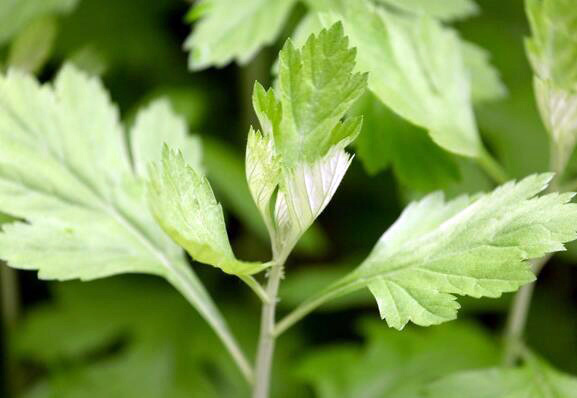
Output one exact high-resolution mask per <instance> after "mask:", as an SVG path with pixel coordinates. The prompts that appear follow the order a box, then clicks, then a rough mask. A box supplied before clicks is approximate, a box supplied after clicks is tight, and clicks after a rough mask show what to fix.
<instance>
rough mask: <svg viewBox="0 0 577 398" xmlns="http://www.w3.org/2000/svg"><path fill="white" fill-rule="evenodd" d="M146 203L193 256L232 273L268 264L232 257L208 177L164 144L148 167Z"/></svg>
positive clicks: (171, 234)
mask: <svg viewBox="0 0 577 398" xmlns="http://www.w3.org/2000/svg"><path fill="white" fill-rule="evenodd" d="M149 202H150V207H151V209H152V213H153V214H154V216H155V218H156V220H157V222H158V223H159V224H160V226H161V227H162V228H163V229H164V231H165V232H166V233H167V234H168V235H169V236H170V237H172V239H174V241H175V242H176V243H178V244H179V245H180V246H182V247H183V248H184V249H185V250H186V251H187V252H188V254H190V256H191V257H192V258H193V259H195V260H197V261H199V262H202V263H205V264H210V265H213V266H215V267H218V268H220V269H222V270H223V271H225V272H227V273H230V274H235V275H248V274H253V273H255V272H258V271H261V270H262V269H264V268H265V267H266V266H267V265H266V264H262V263H258V262H254V263H249V262H243V261H239V260H237V259H236V258H235V257H234V254H233V252H232V249H231V247H230V243H229V241H228V235H227V233H226V225H225V223H224V215H223V213H222V207H221V206H220V204H219V203H217V201H216V199H215V197H214V194H213V192H212V189H211V187H210V184H209V183H208V180H207V179H206V178H205V177H203V176H201V175H200V174H199V173H198V172H197V171H195V170H194V169H192V168H191V167H190V166H188V165H187V164H186V163H185V161H184V158H183V156H182V155H181V154H176V153H174V152H172V151H170V150H169V148H168V147H167V146H165V147H164V150H163V155H162V160H161V161H160V162H156V163H155V164H154V166H153V167H151V169H150V183H149Z"/></svg>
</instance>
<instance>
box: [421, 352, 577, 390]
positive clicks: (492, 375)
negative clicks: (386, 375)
mask: <svg viewBox="0 0 577 398" xmlns="http://www.w3.org/2000/svg"><path fill="white" fill-rule="evenodd" d="M424 396H425V397H427V398H462V397H467V398H485V397H507V398H552V397H555V398H577V378H575V377H572V376H570V375H567V374H564V373H561V372H559V371H558V370H556V369H553V368H552V367H550V366H549V365H548V364H546V363H545V362H543V361H542V360H540V359H538V358H536V357H534V356H533V355H531V356H530V357H529V358H528V360H527V362H526V363H525V364H524V365H523V366H522V367H520V368H491V369H481V370H471V371H466V372H459V373H455V374H452V375H449V376H445V377H443V378H441V379H440V380H438V381H436V382H434V383H432V384H431V385H430V386H428V387H427V389H426V393H425V395H424Z"/></svg>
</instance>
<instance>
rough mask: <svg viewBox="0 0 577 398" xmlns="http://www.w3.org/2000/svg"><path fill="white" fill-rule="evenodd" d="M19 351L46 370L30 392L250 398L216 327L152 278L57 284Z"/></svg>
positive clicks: (67, 397)
mask: <svg viewBox="0 0 577 398" xmlns="http://www.w3.org/2000/svg"><path fill="white" fill-rule="evenodd" d="M143 290H144V291H146V294H142V292H143ZM103 292H106V294H103ZM118 344H120V345H121V347H122V348H121V349H120V350H112V349H111V348H113V347H114V346H115V345H118ZM16 352H17V354H18V357H20V358H21V359H26V360H27V361H31V362H32V363H34V364H36V365H41V366H42V367H44V368H46V369H47V371H48V377H47V378H46V379H44V380H43V381H41V382H40V383H38V384H37V385H36V386H35V387H33V388H32V390H31V391H30V392H29V393H28V394H26V395H25V396H26V397H46V398H49V397H50V398H55V397H59V398H72V397H84V398H91V397H95V398H96V397H99V398H102V397H110V398H131V397H144V398H146V397H150V398H153V397H154V398H157V397H167V398H180V397H185V396H189V395H190V393H191V392H194V394H198V395H199V396H201V397H203V398H204V397H206V398H210V397H215V398H216V397H231V398H232V397H235V398H236V397H246V396H248V389H247V387H246V384H245V383H244V380H243V379H242V377H241V375H240V373H239V372H238V371H237V370H236V369H235V368H234V366H233V365H232V364H231V363H230V361H229V360H228V358H227V355H226V353H225V352H224V351H223V350H222V349H221V348H220V345H219V344H218V342H217V341H216V338H215V336H214V335H213V334H212V333H210V330H209V329H208V328H206V326H205V325H203V324H202V323H201V322H200V320H199V319H198V318H197V317H196V316H195V314H194V313H192V312H191V311H190V308H188V306H187V304H186V303H185V302H184V301H183V300H182V299H180V298H179V297H178V296H177V295H175V294H171V292H170V291H168V290H167V289H166V288H165V287H164V286H160V285H159V284H155V283H151V281H147V280H136V281H134V280H133V281H130V280H122V279H120V280H118V279H112V280H106V281H97V282H91V283H88V284H77V283H66V284H63V285H58V286H57V288H56V303H55V304H45V305H43V306H41V307H38V308H36V309H34V310H33V311H32V312H31V313H30V314H29V315H28V316H27V317H26V318H25V321H24V324H23V325H22V326H21V327H20V330H19V331H18V333H17V335H16ZM97 352H98V353H102V354H99V355H98V358H97V359H95V358H94V353H97ZM207 365H208V366H210V367H207Z"/></svg>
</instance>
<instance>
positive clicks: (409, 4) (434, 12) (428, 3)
mask: <svg viewBox="0 0 577 398" xmlns="http://www.w3.org/2000/svg"><path fill="white" fill-rule="evenodd" d="M376 1H377V2H378V3H383V4H386V5H389V6H392V7H396V8H398V9H400V10H403V11H405V12H411V13H414V14H417V15H419V14H427V15H430V16H432V17H435V18H438V19H440V20H443V21H452V20H455V19H464V18H468V17H471V16H473V15H476V14H477V13H478V12H479V7H478V6H477V4H476V3H475V2H474V1H473V0H443V1H438V0H376Z"/></svg>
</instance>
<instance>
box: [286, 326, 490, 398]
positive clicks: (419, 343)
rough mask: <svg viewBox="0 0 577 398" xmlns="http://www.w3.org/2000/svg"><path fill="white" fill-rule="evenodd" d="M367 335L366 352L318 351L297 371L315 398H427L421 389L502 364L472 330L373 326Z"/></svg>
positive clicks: (343, 347)
mask: <svg viewBox="0 0 577 398" xmlns="http://www.w3.org/2000/svg"><path fill="white" fill-rule="evenodd" d="M364 334H365V335H366V336H367V339H366V340H367V341H366V343H365V344H364V345H363V346H362V347H359V346H356V345H344V344H341V345H338V346H329V347H324V348H321V349H317V350H316V352H313V353H312V354H309V355H308V356H307V357H306V358H305V360H304V361H303V363H302V364H301V365H300V366H299V367H298V368H297V372H298V375H300V376H301V377H302V378H303V379H304V380H305V381H306V382H308V383H309V384H310V385H311V386H312V387H313V389H314V391H315V392H316V395H315V396H316V397H318V398H350V397H363V398H385V397H386V398H423V396H422V395H421V391H422V389H423V388H424V387H425V386H426V385H427V384H428V383H430V382H431V381H434V380H436V379H437V378H439V377H442V376H444V375H446V374H448V373H450V372H455V371H458V370H467V369H475V368H478V367H485V366H493V365H495V364H496V363H497V362H498V350H497V347H496V344H494V342H493V341H492V340H491V339H490V338H489V337H488V336H487V335H486V334H484V333H483V332H482V331H481V330H479V329H477V328H475V327H473V326H470V325H456V324H448V325H443V326H439V327H438V328H432V329H420V330H419V329H408V330H404V331H402V332H398V331H395V330H390V329H384V328H383V327H382V325H379V324H378V323H376V322H371V323H367V324H366V325H365V327H364ZM460 397H462V398H465V397H467V398H469V397H468V396H467V395H461V396H460ZM495 397H496V396H495Z"/></svg>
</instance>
